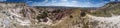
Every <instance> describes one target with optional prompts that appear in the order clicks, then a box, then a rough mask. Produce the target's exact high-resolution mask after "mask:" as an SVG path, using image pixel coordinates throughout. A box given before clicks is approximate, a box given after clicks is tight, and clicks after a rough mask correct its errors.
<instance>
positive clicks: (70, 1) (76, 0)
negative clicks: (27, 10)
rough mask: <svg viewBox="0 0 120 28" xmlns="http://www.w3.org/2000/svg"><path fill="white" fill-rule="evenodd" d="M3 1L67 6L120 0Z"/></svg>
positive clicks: (32, 4)
mask: <svg viewBox="0 0 120 28" xmlns="http://www.w3.org/2000/svg"><path fill="white" fill-rule="evenodd" d="M0 1H1V2H3V1H4V2H25V3H27V4H28V5H29V6H67V7H101V6H103V5H105V4H106V3H109V2H110V1H115V2H116V1H120V0H0Z"/></svg>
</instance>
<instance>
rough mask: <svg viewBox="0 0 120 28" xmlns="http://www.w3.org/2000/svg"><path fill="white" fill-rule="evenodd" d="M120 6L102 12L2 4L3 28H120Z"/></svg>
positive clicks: (0, 25) (109, 6)
mask: <svg viewBox="0 0 120 28" xmlns="http://www.w3.org/2000/svg"><path fill="white" fill-rule="evenodd" d="M119 15H120V2H110V3H108V4H106V5H105V6H103V7H100V8H94V7H91V8H81V7H60V6H59V7H58V6H34V7H30V6H27V5H26V4H25V3H4V2H3V3H2V2H1V3H0V28H120V27H119V26H120V23H119V22H120V19H119V18H120V16H119Z"/></svg>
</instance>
